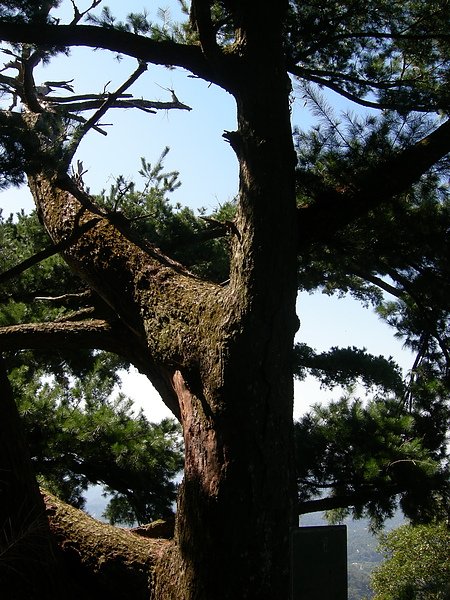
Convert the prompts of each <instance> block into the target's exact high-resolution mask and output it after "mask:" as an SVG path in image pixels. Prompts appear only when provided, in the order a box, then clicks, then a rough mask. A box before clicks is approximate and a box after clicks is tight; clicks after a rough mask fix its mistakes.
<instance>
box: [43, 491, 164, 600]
mask: <svg viewBox="0 0 450 600" xmlns="http://www.w3.org/2000/svg"><path fill="white" fill-rule="evenodd" d="M44 501H45V505H46V509H47V517H48V520H49V524H50V530H51V533H52V535H53V537H54V539H55V540H56V543H57V544H58V547H59V552H60V558H61V559H62V561H63V562H64V563H66V564H67V567H68V569H69V572H71V573H73V572H74V571H75V572H76V573H77V574H78V576H79V577H80V578H81V579H82V580H83V581H84V582H85V583H86V584H87V585H88V582H89V581H90V580H91V579H92V577H93V576H95V582H96V585H98V586H99V592H102V593H101V594H99V597H103V596H104V597H108V598H111V600H113V599H114V600H115V599H119V598H128V597H133V598H135V599H136V600H148V598H149V597H150V596H151V591H152V587H153V584H154V582H153V576H152V574H153V572H154V569H155V566H156V565H157V564H158V562H159V560H160V559H161V558H162V557H163V556H164V554H165V552H166V551H167V550H168V549H169V548H170V546H171V544H172V543H171V542H170V541H168V540H165V539H161V538H144V537H142V536H139V535H136V534H134V533H131V532H130V531H127V530H125V529H119V528H117V527H113V526H111V525H107V524H105V523H100V522H99V521H96V520H95V519H92V518H91V517H89V516H88V515H86V514H85V513H83V512H82V511H80V510H78V509H76V508H73V507H72V506H69V505H68V504H64V503H63V502H61V501H60V500H58V499H57V498H56V497H54V496H52V495H50V494H48V493H44Z"/></svg>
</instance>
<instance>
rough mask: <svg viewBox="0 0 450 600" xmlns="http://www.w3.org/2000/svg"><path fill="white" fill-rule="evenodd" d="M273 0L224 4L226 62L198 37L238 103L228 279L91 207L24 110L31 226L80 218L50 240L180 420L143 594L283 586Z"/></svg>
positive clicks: (282, 176) (288, 418) (289, 386)
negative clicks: (171, 478) (177, 458)
mask: <svg viewBox="0 0 450 600" xmlns="http://www.w3.org/2000/svg"><path fill="white" fill-rule="evenodd" d="M193 4H194V5H195V4H196V3H193ZM197 4H201V3H197ZM285 8H286V7H285V5H284V3H280V6H279V7H278V8H275V9H274V8H270V9H269V8H268V7H259V9H258V11H257V12H256V14H255V11H254V7H253V5H252V3H248V4H246V3H243V4H242V6H240V7H236V8H233V11H234V12H235V20H236V26H237V46H238V47H239V53H240V54H241V58H240V60H239V61H236V60H234V59H233V60H230V59H226V57H225V55H223V54H221V53H219V52H218V51H217V48H211V47H210V45H209V40H208V39H206V40H205V41H204V47H203V51H204V54H205V56H207V59H208V61H209V63H210V65H211V66H212V68H213V70H216V72H217V73H219V74H220V79H221V81H222V83H223V85H224V87H226V88H227V89H228V90H229V91H231V92H232V93H233V94H234V95H235V97H236V101H237V110H238V130H237V131H236V132H229V133H227V134H226V135H225V137H226V139H227V140H228V141H229V142H230V144H231V146H232V148H233V149H234V151H235V152H236V155H237V158H238V160H239V165H240V208H239V211H238V215H237V218H236V221H235V228H234V233H233V239H232V267H231V274H230V283H229V284H228V285H227V286H224V287H221V286H218V285H213V284H211V283H209V282H206V281H201V280H199V279H198V278H195V277H193V276H192V275H191V274H190V273H188V272H187V271H185V270H184V269H183V268H182V267H181V265H177V264H175V263H174V262H173V261H171V260H170V259H169V258H168V257H165V256H163V255H162V254H161V253H160V252H159V251H158V250H157V249H156V248H151V247H149V246H146V245H144V244H142V243H140V242H137V241H136V240H134V239H133V237H132V236H131V234H130V232H129V231H128V229H127V227H126V224H124V223H121V222H119V221H117V219H115V218H114V215H105V214H102V213H101V211H99V210H98V209H97V208H96V207H95V206H94V205H93V204H92V203H91V200H90V198H89V197H87V196H86V194H85V193H84V192H83V191H82V190H80V189H78V188H77V187H76V185H74V183H73V182H72V181H71V180H70V179H69V178H68V177H67V176H66V175H65V174H64V173H63V172H61V169H60V164H58V163H57V162H56V163H55V164H54V166H53V167H52V162H51V159H50V160H49V158H48V154H47V155H46V156H45V160H42V161H40V160H39V159H36V156H38V155H39V151H43V152H44V153H45V149H44V148H43V143H42V140H43V134H42V131H45V135H44V137H45V136H47V137H46V138H45V140H46V143H47V144H48V139H49V136H50V137H51V135H52V131H53V129H52V126H51V123H50V126H49V125H48V123H46V121H45V119H46V116H45V115H37V116H32V117H25V118H24V120H25V121H27V123H28V126H29V127H30V130H32V131H33V132H34V133H35V134H36V135H35V142H34V160H33V161H32V163H31V164H30V167H29V168H28V169H27V170H28V181H29V187H30V190H31V192H32V194H33V197H34V199H35V202H36V207H37V211H38V214H39V216H40V218H41V220H42V222H43V224H44V226H45V227H46V229H47V231H48V233H49V235H50V237H51V239H52V241H53V242H54V243H55V244H61V243H63V241H64V240H65V239H67V238H68V237H69V236H72V237H74V238H76V236H74V233H75V232H76V231H77V228H80V227H85V229H86V231H85V232H84V233H83V234H82V235H81V236H80V237H79V238H78V239H75V241H74V242H73V243H72V244H71V245H70V246H69V247H68V248H65V249H64V250H63V252H62V254H63V256H64V258H65V259H66V261H67V262H68V264H69V266H70V267H71V268H72V269H73V270H74V271H76V272H77V273H78V274H79V275H80V276H81V277H82V278H83V279H84V280H85V281H86V282H87V283H88V284H89V286H90V287H91V288H92V289H94V290H95V291H96V292H97V294H99V295H100V296H101V298H102V299H103V300H104V301H105V302H106V303H107V304H108V305H109V307H110V308H111V309H112V312H113V314H114V315H116V318H115V320H116V321H117V322H114V320H111V319H110V324H109V326H108V328H106V327H105V333H106V329H108V332H109V333H108V335H112V337H114V331H116V332H117V331H118V330H119V329H120V328H122V329H123V328H125V330H126V331H127V334H128V340H129V342H128V345H129V346H130V347H131V346H132V347H133V348H134V354H135V355H136V354H138V355H140V358H138V359H137V361H138V362H140V363H141V364H142V363H143V362H145V361H146V360H148V361H149V363H150V364H151V365H152V368H151V369H149V370H148V371H149V375H150V376H151V378H152V380H154V379H156V380H157V381H159V382H161V381H164V382H165V384H164V385H165V387H164V385H160V387H159V389H160V391H161V392H162V394H163V397H164V399H165V400H166V402H167V404H168V405H169V406H171V408H172V409H173V410H174V413H175V414H177V415H178V416H179V418H180V420H181V423H182V426H183V432H184V441H185V452H186V459H185V473H184V480H183V484H182V486H181V491H180V494H179V500H178V507H177V508H178V510H177V520H176V527H175V536H174V540H173V542H172V543H171V544H170V545H169V547H168V548H167V550H166V551H165V553H164V556H163V557H162V558H161V559H160V561H159V563H158V565H157V566H156V568H155V572H154V578H153V596H152V597H153V598H154V599H155V600H156V599H158V600H159V599H168V598H173V599H175V598H185V599H186V600H188V599H189V600H194V599H196V600H197V599H198V600H200V599H202V600H211V598H215V599H216V600H220V599H222V598H223V599H225V598H227V599H229V598H255V599H256V598H258V599H259V600H263V599H265V598H266V599H267V600H269V599H271V600H272V599H273V598H280V599H281V598H287V597H288V571H289V558H288V555H289V532H290V528H291V526H292V524H293V522H294V510H293V507H294V495H295V485H294V484H295V478H294V472H293V457H292V440H293V430H292V428H293V421H292V406H293V383H292V372H291V358H290V357H291V351H292V347H293V338H294V334H295V331H296V328H297V318H296V315H295V298H296V283H297V282H296V262H295V255H296V220H295V214H296V213H295V211H296V208H295V193H294V169H293V166H294V160H295V159H294V150H293V142H292V135H291V127H290V111H289V93H290V82H289V79H288V75H287V73H286V71H285V68H284V63H283V61H284V59H283V52H282V30H281V22H282V16H283V13H284V10H285ZM200 20H201V16H200V17H199V27H200V29H201V26H202V25H201V23H200ZM261 37H262V38H263V39H264V40H265V44H264V48H263V49H262V50H261V48H260V44H259V40H260V39H261ZM269 63H270V64H271V68H270V69H269V70H268V69H267V64H269ZM55 130H56V131H58V128H55ZM36 149H38V150H36ZM41 165H45V168H42V167H41ZM89 223H91V225H92V226H90V225H89ZM98 326H99V327H100V328H101V325H100V324H98ZM94 329H95V328H94V323H93V324H92V335H95V331H94ZM48 333H49V334H50V335H55V336H56V335H58V334H59V335H60V334H61V332H58V331H56V329H55V330H53V331H49V332H48ZM122 339H123V338H122ZM136 349H138V350H137V351H136ZM133 362H135V363H136V360H134V361H133ZM163 388H164V389H163ZM175 399H176V405H175V403H174V400H175ZM68 535H70V534H68Z"/></svg>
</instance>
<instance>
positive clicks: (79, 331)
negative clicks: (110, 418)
mask: <svg viewBox="0 0 450 600" xmlns="http://www.w3.org/2000/svg"><path fill="white" fill-rule="evenodd" d="M25 348H27V349H49V348H52V349H54V350H56V351H59V352H62V353H64V351H65V350H77V349H80V348H91V349H97V350H105V351H106V352H113V353H115V354H117V355H118V356H121V357H122V358H124V359H125V360H127V361H129V362H130V363H131V364H133V365H134V366H135V367H136V368H137V369H138V370H139V371H140V372H141V373H142V374H144V375H146V376H147V377H148V378H149V380H150V381H151V382H152V384H153V386H154V387H155V389H156V390H157V392H158V393H159V394H160V396H161V399H162V400H163V402H164V403H165V404H166V406H167V407H168V408H169V409H170V410H171V411H172V413H173V414H174V416H175V417H176V418H179V416H180V408H179V405H178V399H177V397H176V394H175V392H174V390H173V386H172V383H171V372H170V370H168V369H165V368H163V367H161V366H159V365H157V364H156V363H155V361H154V360H153V358H152V356H151V355H150V353H149V351H148V348H147V346H146V344H145V342H143V341H142V340H140V339H139V338H137V337H135V336H134V335H132V334H131V332H130V331H129V329H128V328H127V327H126V326H125V325H123V324H122V323H120V322H119V321H118V322H116V323H115V324H113V325H112V324H111V323H108V322H107V321H105V320H102V319H88V320H84V321H58V322H53V323H24V324H20V325H10V326H7V327H0V352H5V351H8V350H22V349H25Z"/></svg>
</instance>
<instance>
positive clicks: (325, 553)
mask: <svg viewBox="0 0 450 600" xmlns="http://www.w3.org/2000/svg"><path fill="white" fill-rule="evenodd" d="M291 556H292V565H291V569H292V600H347V527H346V526H345V525H332V526H324V527H299V528H297V529H295V530H294V531H293V533H292V552H291Z"/></svg>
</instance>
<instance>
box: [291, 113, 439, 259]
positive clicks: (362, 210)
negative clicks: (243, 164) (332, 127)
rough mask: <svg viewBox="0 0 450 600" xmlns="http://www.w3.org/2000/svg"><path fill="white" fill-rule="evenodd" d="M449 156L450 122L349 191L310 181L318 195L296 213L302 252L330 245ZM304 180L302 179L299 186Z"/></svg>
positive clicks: (358, 179) (365, 175)
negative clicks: (311, 246) (348, 227)
mask: <svg viewBox="0 0 450 600" xmlns="http://www.w3.org/2000/svg"><path fill="white" fill-rule="evenodd" d="M449 152H450V119H449V120H447V121H445V122H444V123H443V124H442V125H440V126H439V127H438V128H437V129H435V130H434V131H433V132H432V133H430V134H429V135H428V136H427V137H425V138H423V139H422V140H420V141H419V142H416V143H415V144H414V145H412V146H410V147H408V148H406V149H405V150H402V151H400V152H398V153H397V154H395V155H393V156H392V157H390V158H388V159H386V160H383V161H380V163H379V164H378V165H377V166H376V167H374V168H373V169H372V170H370V171H368V172H365V173H363V174H361V175H358V176H357V177H356V178H355V181H354V182H353V184H352V186H348V187H347V188H346V189H341V190H338V189H335V188H332V187H330V186H328V185H325V184H323V183H322V182H321V181H320V180H319V179H318V178H317V180H316V181H314V182H311V181H309V180H308V181H309V183H313V184H314V185H313V189H314V188H315V189H316V194H315V199H314V200H313V202H312V203H311V204H310V205H308V206H306V207H305V206H303V207H300V208H299V209H298V212H297V215H298V225H299V234H300V235H299V240H300V247H299V251H301V252H302V251H304V250H305V248H306V247H308V245H309V244H310V243H316V242H325V241H329V240H330V239H331V238H332V237H333V235H334V234H335V233H337V232H338V231H340V230H341V229H342V228H343V227H345V226H346V225H348V224H350V223H351V222H353V221H354V220H355V219H357V218H359V217H361V216H363V215H365V214H367V213H368V212H369V211H370V210H372V209H373V208H375V207H377V206H380V205H382V204H383V203H390V202H392V200H393V199H394V198H395V196H397V195H398V194H401V193H402V192H404V191H406V190H408V188H409V187H410V186H411V185H413V184H414V183H415V182H417V181H418V180H419V179H420V177H421V176H422V175H424V174H425V173H426V172H427V171H428V170H429V169H431V168H432V167H433V165H434V164H436V162H438V161H439V160H440V159H442V158H443V157H444V156H446V155H447V154H448V153H449ZM303 176H304V175H300V176H299V179H300V184H302V181H301V178H302V177H303ZM305 176H306V175H305ZM308 177H310V176H309V175H308ZM306 183H308V182H306Z"/></svg>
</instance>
